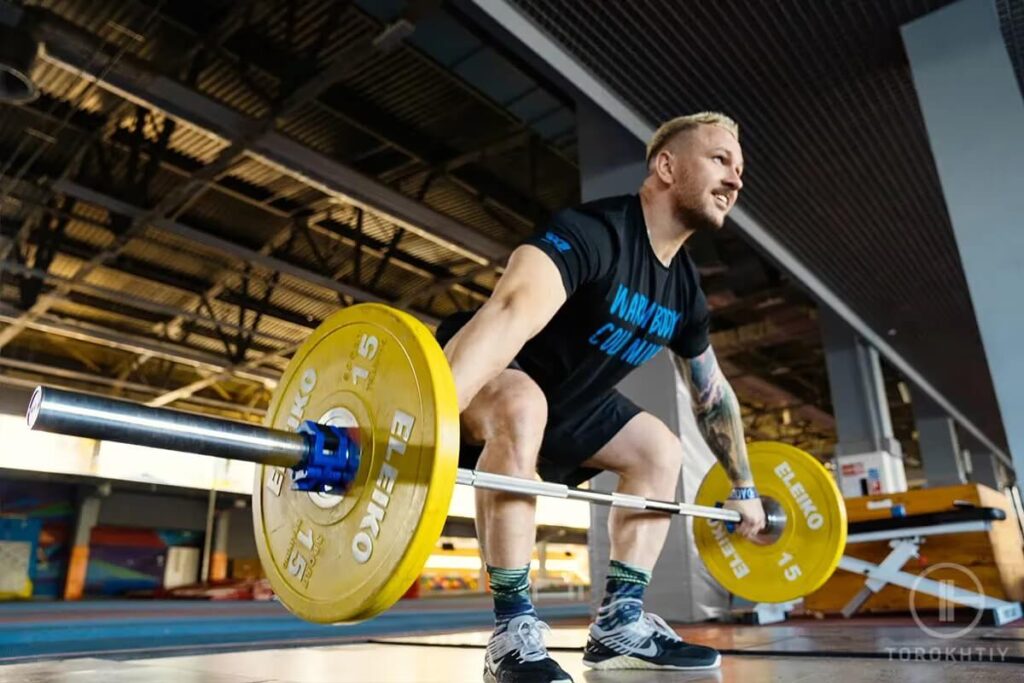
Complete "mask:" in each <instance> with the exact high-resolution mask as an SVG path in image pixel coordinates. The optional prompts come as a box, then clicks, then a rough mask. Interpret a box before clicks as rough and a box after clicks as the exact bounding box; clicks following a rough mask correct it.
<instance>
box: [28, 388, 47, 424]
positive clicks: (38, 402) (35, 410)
mask: <svg viewBox="0 0 1024 683" xmlns="http://www.w3.org/2000/svg"><path fill="white" fill-rule="evenodd" d="M42 407H43V387H42V386H38V387H36V388H35V390H34V391H33V392H32V398H31V399H29V402H28V410H27V411H26V412H25V423H26V424H27V425H28V428H29V429H33V428H35V426H36V420H37V419H39V410H40V408H42Z"/></svg>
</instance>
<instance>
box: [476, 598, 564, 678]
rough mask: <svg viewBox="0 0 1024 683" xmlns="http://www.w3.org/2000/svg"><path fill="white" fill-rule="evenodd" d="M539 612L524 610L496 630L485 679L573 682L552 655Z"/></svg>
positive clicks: (492, 639)
mask: <svg viewBox="0 0 1024 683" xmlns="http://www.w3.org/2000/svg"><path fill="white" fill-rule="evenodd" d="M550 630H551V629H550V628H548V625H547V624H545V623H544V622H543V621H541V620H540V619H538V618H537V616H536V615H535V614H523V615H520V616H518V617H515V618H514V619H512V620H511V621H509V622H508V624H507V625H506V627H505V629H504V630H501V631H495V632H494V634H493V635H492V636H491V639H490V640H489V641H488V642H487V654H486V655H485V656H484V681H485V683H572V677H571V676H570V675H569V674H567V673H565V671H563V670H562V667H560V666H558V662H556V661H555V660H553V659H551V657H550V656H548V649H547V648H546V647H545V646H544V631H550Z"/></svg>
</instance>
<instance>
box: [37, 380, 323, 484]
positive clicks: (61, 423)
mask: <svg viewBox="0 0 1024 683" xmlns="http://www.w3.org/2000/svg"><path fill="white" fill-rule="evenodd" d="M25 419H26V421H27V422H28V426H29V428H30V429H34V430H38V431H44V432H54V433H57V434H68V435H71V436H81V437H84V438H87V439H103V440H106V441H117V442H119V443H127V444H133V445H136V446H149V447H151V448H160V449H164V450H170V451H184V452H186V453H199V454H201V455H212V456H216V457H219V458H230V459H232V460H246V461H248V462H256V463H262V464H265V465H278V466H281V467H298V466H300V465H301V464H302V463H303V462H304V461H305V458H306V451H307V446H306V439H305V437H303V436H302V435H301V434H298V433H295V432H286V431H282V430H277V429H267V428H265V427H261V426H258V425H250V424H245V423H244V422H235V421H233V420H222V419H219V418H215V417H207V416H205V415H194V414H192V413H185V412H181V411H178V410H169V409H167V408H151V407H149V406H144V405H140V404H138V403H133V402H131V401H122V400H118V399H114V398H106V397H102V396H93V395H91V394H81V393H78V392H74V391H66V390H64V389H54V388H52V387H36V390H35V391H34V392H33V393H32V400H31V401H30V402H29V406H28V413H27V414H26V416H25Z"/></svg>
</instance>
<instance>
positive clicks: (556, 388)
mask: <svg viewBox="0 0 1024 683" xmlns="http://www.w3.org/2000/svg"><path fill="white" fill-rule="evenodd" d="M734 133H735V126H734V124H732V123H731V122H730V121H729V120H728V119H726V118H724V117H721V116H718V115H702V116H698V117H696V118H692V117H691V118H688V119H680V120H677V121H675V122H672V123H670V124H668V125H667V127H665V128H663V129H662V130H661V131H660V133H659V135H657V136H655V140H654V141H653V142H652V144H651V154H650V155H649V156H650V158H651V162H650V174H649V176H648V178H647V180H646V181H645V183H644V187H643V188H641V191H640V196H639V197H627V198H619V199H610V200H605V201H603V202H597V203H593V204H588V205H584V206H582V207H579V208H577V209H574V210H572V211H568V212H565V213H563V214H561V215H559V216H558V217H557V218H556V219H555V220H554V221H553V223H552V225H551V226H549V230H547V231H546V232H545V234H544V235H543V236H542V237H541V238H540V240H533V241H532V242H531V244H529V245H525V246H523V247H522V248H521V249H519V250H517V251H516V252H515V253H514V255H513V258H512V260H511V261H510V266H509V270H508V271H507V272H506V275H505V277H504V278H503V279H502V282H501V283H500V284H499V286H498V287H497V288H496V294H495V297H494V298H493V299H492V300H491V301H490V302H489V303H488V304H487V305H485V306H484V307H483V308H482V309H481V311H480V312H479V313H478V314H477V315H476V316H474V317H473V318H472V320H471V321H469V322H468V323H467V319H466V318H465V317H464V318H462V319H461V320H460V319H457V318H456V319H453V320H450V321H447V322H446V323H445V324H444V325H442V326H441V328H440V330H439V331H440V334H441V337H442V340H443V341H446V342H448V346H449V353H451V354H452V355H453V356H455V357H456V360H455V364H456V369H455V374H454V375H453V368H452V367H450V365H449V362H448V359H447V358H446V357H445V354H444V351H443V350H442V348H441V346H440V345H439V344H438V342H437V340H435V338H434V337H433V336H432V334H431V332H430V331H429V330H428V329H427V328H426V327H425V326H424V325H423V324H422V323H421V322H419V321H418V320H416V319H415V318H413V317H412V316H410V315H408V314H406V313H403V312H401V311H399V310H397V309H394V308H391V307H389V306H384V305H381V304H374V303H364V304H359V305H354V306H348V307H345V308H342V309H341V310H339V311H337V312H335V313H334V314H332V315H331V316H329V317H328V318H327V319H326V320H324V321H323V322H322V323H321V324H320V325H319V326H318V327H317V328H316V330H314V331H313V333H312V334H311V335H310V336H309V337H308V338H307V339H306V341H305V342H304V343H303V344H302V346H301V347H299V349H298V350H297V351H296V352H295V354H294V355H293V356H292V358H291V360H290V361H289V362H288V367H287V368H286V369H285V372H284V374H283V375H282V376H281V379H280V382H279V383H278V386H277V388H276V389H275V390H274V393H273V395H272V396H271V400H270V404H269V405H268V408H267V417H266V421H265V423H266V426H264V427H259V426H255V425H250V424H245V423H238V422H233V421H230V420H223V419H219V418H214V417H211V416H205V415H203V416H200V415H194V414H189V413H182V412H180V411H176V410H170V409H166V408H152V407H148V406H142V405H138V404H135V403H132V402H130V401H121V400H117V399H112V398H106V397H101V396H96V395H90V394H80V393H77V392H72V391H67V390H62V389H54V388H50V387H38V388H37V389H36V391H35V392H34V393H33V395H32V400H31V402H30V405H29V408H28V411H27V415H26V417H27V422H28V424H29V426H30V427H32V428H33V429H38V430H44V431H51V432H57V433H62V434H73V435H77V436H81V437H85V438H90V439H105V440H110V441H118V442H122V443H129V444H136V445H140V446H149V447H154V448H163V449H168V450H170V451H182V452H188V453H201V454H205V455H212V456H216V457H224V458H232V459H236V460H246V461H251V462H255V463H259V464H260V465H261V466H260V467H258V468H256V472H255V481H254V487H253V492H252V512H253V530H254V533H255V541H256V549H257V552H258V553H259V556H260V562H261V564H262V565H263V569H264V571H265V572H266V575H267V578H268V579H269V581H270V584H271V586H272V587H273V589H274V592H275V594H276V595H277V598H278V599H279V600H280V601H281V603H282V604H283V605H285V606H286V607H287V608H288V609H289V610H291V611H292V612H294V613H295V614H297V615H299V616H301V617H302V618H304V619H308V620H310V621H314V622H319V623H352V622H357V621H362V620H365V619H370V618H372V617H374V616H376V615H377V614H380V613H381V612H383V611H384V610H386V609H388V608H389V607H390V606H391V605H393V604H394V603H395V602H396V601H397V600H398V599H399V598H401V596H402V595H403V594H405V593H406V591H407V590H408V589H409V586H411V585H412V584H413V583H414V582H415V581H416V580H417V577H418V576H419V575H420V574H421V572H422V570H423V567H424V565H425V564H426V562H427V558H428V557H429V556H430V554H431V553H432V552H433V551H434V549H435V548H436V545H437V540H438V537H439V536H440V535H441V532H442V529H443V527H444V523H445V518H446V516H447V513H448V511H449V503H450V501H451V496H452V492H453V490H454V488H455V485H456V484H457V483H459V484H465V485H470V486H473V487H475V488H477V489H478V490H480V491H488V492H502V493H501V495H500V496H499V495H495V494H488V495H484V496H481V505H480V512H481V516H480V518H479V522H480V525H479V526H480V531H481V534H480V536H481V545H482V547H483V550H484V554H485V556H486V559H487V561H488V565H489V567H490V569H491V577H492V587H493V588H494V593H495V608H496V609H495V611H496V616H497V619H496V620H497V622H498V626H497V628H496V629H495V635H494V637H493V638H492V639H491V643H490V645H491V647H490V648H489V649H488V653H487V655H486V658H487V664H486V669H485V675H486V676H487V677H488V678H490V679H496V680H503V681H507V680H515V681H518V680H530V681H533V680H540V681H545V680H547V681H551V680H567V677H566V676H565V674H564V672H562V671H561V669H559V668H558V667H557V665H555V664H554V662H553V661H551V660H550V658H548V657H547V652H546V650H545V649H544V643H543V639H542V633H543V629H544V628H545V627H544V626H543V625H542V624H541V622H540V621H539V620H538V619H537V616H536V613H535V612H534V610H533V608H532V606H531V605H530V603H529V599H528V596H527V592H526V589H527V586H528V582H527V576H528V574H527V567H526V566H524V564H525V562H526V561H527V560H528V559H529V554H530V546H531V545H532V539H533V535H534V530H533V524H532V522H533V515H532V511H533V504H532V499H529V500H525V501H524V500H523V499H522V498H520V496H531V497H532V496H551V497H555V498H562V499H571V500H583V501H586V502H588V503H592V504H597V505H608V506H611V507H612V509H613V510H612V517H611V527H612V529H611V531H612V534H611V535H612V559H613V560H614V562H613V565H612V567H611V568H610V571H609V582H608V591H607V593H606V596H605V599H604V602H603V604H602V607H601V609H600V611H599V614H598V618H597V621H596V623H595V624H594V625H593V626H592V627H591V638H590V642H589V644H588V647H587V651H586V655H585V658H586V661H587V663H588V664H590V665H591V666H596V667H600V668H617V667H622V666H626V665H630V666H632V667H634V668H636V667H660V668H668V667H674V668H701V667H714V666H717V664H718V661H719V657H718V653H717V652H715V651H714V650H713V649H711V648H705V647H701V646H699V645H689V644H686V643H683V642H682V641H681V640H680V639H679V638H678V637H677V636H676V635H675V634H674V632H673V631H672V630H671V629H670V628H668V627H667V626H666V625H665V623H664V622H663V621H662V620H661V619H659V618H658V617H655V616H654V615H647V614H645V613H644V612H643V609H642V598H643V590H644V586H645V585H646V584H647V581H648V579H649V576H650V568H651V567H652V566H653V564H654V562H655V560H656V558H657V556H658V553H659V552H660V549H661V545H662V544H663V542H664V539H665V535H666V528H667V525H668V522H667V519H668V517H667V515H668V514H679V515H689V516H693V517H694V518H695V519H694V523H693V533H694V540H695V543H696V546H697V550H698V552H699V553H700V556H701V559H702V560H703V562H704V564H705V566H706V567H707V569H708V572H709V573H710V574H711V575H712V576H713V577H714V578H715V579H716V580H717V581H718V582H719V583H720V584H721V585H722V586H723V587H724V588H725V589H727V590H728V591H730V592H732V593H733V594H735V595H737V596H740V597H743V598H745V599H747V600H751V601H755V602H776V603H778V602H786V601H789V600H794V599H796V598H799V597H801V596H804V595H807V594H809V593H811V592H812V591H814V590H817V589H818V588H819V587H821V585H822V584H824V582H825V581H826V580H827V579H828V577H829V576H831V574H832V572H833V571H835V569H836V566H837V565H838V563H839V559H840V557H841V556H842V553H843V547H844V545H845V542H846V512H845V508H844V507H843V504H842V498H841V496H840V494H839V489H838V487H837V486H836V484H835V481H834V480H833V478H832V476H831V475H830V474H829V472H828V471H827V470H826V469H825V467H823V466H822V464H821V463H820V462H819V461H818V460H817V459H816V458H815V457H814V456H812V455H810V454H808V453H805V452H803V451H800V450H799V449H796V448H794V447H792V446H788V445H786V444H781V443H771V442H754V443H751V444H749V445H748V446H744V442H743V434H742V428H741V426H740V423H739V420H738V409H737V405H736V400H735V397H734V396H733V394H732V392H731V390H730V389H729V387H728V384H726V383H725V380H724V379H723V378H722V377H721V373H720V372H719V371H718V369H717V365H716V363H715V361H714V356H713V354H712V352H711V350H710V348H709V347H708V343H707V307H706V305H705V303H704V300H703V297H702V295H701V293H700V290H699V287H698V286H697V278H696V276H695V275H694V273H693V264H692V263H691V262H690V261H689V259H688V258H687V257H686V255H685V252H684V253H683V254H682V255H677V253H678V251H679V248H680V247H681V245H682V243H683V242H684V241H685V239H686V237H687V236H688V235H689V234H690V233H689V232H687V231H692V230H696V229H702V228H707V227H712V228H713V227H715V226H716V225H721V222H722V220H723V219H724V215H725V213H726V212H727V211H728V209H729V207H730V206H731V205H732V203H734V201H735V194H736V192H737V191H738V190H739V187H740V182H739V173H740V169H741V168H742V165H741V159H740V157H739V147H738V143H737V142H736V141H737V138H736V137H735V136H734ZM645 227H649V228H650V233H649V235H648V234H647V233H648V231H647V230H645ZM658 257H660V258H661V261H660V262H659V261H657V260H656V259H657V258H658ZM666 263H667V264H668V265H665V264H666ZM552 264H554V265H552ZM524 279H525V280H530V281H531V282H528V283H526V284H517V282H518V283H522V282H523V280H524ZM535 285H536V286H535ZM602 288H603V289H602ZM538 290H539V291H540V294H541V295H542V296H541V298H540V300H538V299H535V297H536V296H538V295H537V294H536V292H537V291H538ZM552 292H557V295H556V296H554V297H553V298H552V299H551V300H548V301H545V300H544V297H550V296H551V294H552ZM602 292H603V294H602ZM513 294H515V295H513ZM535 302H536V303H535ZM531 304H532V305H535V306H538V307H539V309H540V310H541V311H547V312H544V313H543V314H540V313H536V312H531V311H529V310H526V312H525V313H524V307H525V306H528V305H531ZM495 320H498V322H497V323H495V322H494V321H495ZM524 321H526V322H524ZM496 325H497V326H500V329H498V328H497V327H496ZM460 327H461V328H463V331H462V332H461V333H459V334H453V332H455V331H456V330H457V329H459V328H460ZM580 330H582V332H580ZM591 330H594V331H591ZM498 332H500V335H499V334H498ZM584 339H585V340H586V341H585V343H584V341H583V340H584ZM527 340H528V341H527ZM574 340H575V341H574ZM470 341H475V342H476V343H475V344H470V343H469V342H470ZM663 345H668V346H669V347H670V348H672V349H673V350H674V351H676V352H677V354H678V356H679V357H680V358H682V359H683V360H682V361H680V362H681V367H682V370H683V371H684V372H685V373H686V374H687V375H688V377H689V382H690V385H691V388H692V391H693V395H694V405H695V407H696V411H697V416H698V418H699V423H700V426H701V429H702V430H703V432H704V434H705V436H706V437H707V439H708V442H709V444H710V445H711V448H712V450H713V451H714V452H715V453H716V455H717V456H718V458H719V460H720V462H719V464H718V465H717V466H715V467H713V468H711V470H710V471H709V472H708V473H707V475H706V476H705V478H704V481H703V482H702V483H701V485H700V487H699V489H698V491H697V494H696V504H691V503H684V502H679V501H671V500H660V499H658V498H653V497H652V498H648V497H645V496H643V495H640V492H648V491H649V492H652V493H653V494H655V495H658V496H664V497H665V498H669V497H671V492H672V491H674V488H675V481H676V478H677V475H678V470H679V459H680V457H681V453H680V445H679V443H678V441H677V440H676V439H675V437H674V436H673V435H672V434H671V433H670V432H669V431H668V429H667V428H666V427H665V426H664V425H662V424H661V423H660V422H658V421H657V420H655V419H654V418H653V417H651V416H650V415H647V414H646V413H643V412H641V411H640V410H639V409H637V408H636V406H634V405H633V404H631V403H629V402H628V401H626V400H625V399H624V398H623V397H621V396H620V395H619V394H617V393H616V392H615V391H614V384H615V382H617V381H618V379H620V378H621V377H622V376H624V375H625V374H627V373H628V372H629V370H630V369H631V368H632V367H635V366H636V365H639V364H641V363H642V362H644V361H645V360H646V359H647V358H649V357H650V356H651V355H653V354H654V352H655V351H657V349H658V348H660V347H661V346H663ZM591 347H593V348H591ZM467 368H468V369H470V370H474V369H475V372H469V373H467V372H466V370H467ZM456 375H457V376H458V377H459V380H458V386H457V383H456ZM467 376H468V379H467ZM474 378H475V379H474ZM584 378H585V379H586V382H584V381H582V380H583V379H584ZM541 399H543V400H541ZM467 406H468V407H469V409H468V410H466V407H467ZM460 412H463V413H465V414H466V419H465V420H460V417H459V414H460ZM460 429H463V430H464V431H465V432H466V433H467V436H468V437H469V438H470V439H472V440H473V443H475V444H476V448H473V447H472V443H471V444H470V447H469V448H466V449H465V450H464V451H463V452H462V453H461V455H462V456H463V457H464V458H466V459H468V460H474V462H475V460H476V459H477V456H480V458H479V459H480V461H481V463H482V467H484V468H488V469H492V470H494V469H499V470H502V471H516V472H521V473H522V476H510V475H507V474H500V473H497V474H496V473H494V472H487V471H480V470H472V469H466V468H459V467H458V460H459V457H460ZM745 448H747V449H749V452H750V453H751V454H753V457H751V458H750V459H749V461H748V458H747V455H746V453H745ZM535 465H536V466H537V468H538V469H539V470H540V473H541V474H542V476H543V477H545V478H547V479H555V480H560V481H563V482H573V483H575V482H578V481H582V480H584V479H586V478H588V477H589V476H590V475H591V474H592V473H593V472H595V471H596V470H597V469H600V468H604V469H609V470H612V471H616V472H618V473H619V474H620V486H619V489H620V490H619V492H615V493H604V492H599V491H591V490H584V489H579V488H575V487H573V486H569V485H568V484H566V483H559V482H558V481H538V480H537V479H536V477H535V476H534V466H535ZM754 480H756V481H757V483H758V490H759V491H760V493H761V497H760V500H757V498H756V492H755V491H753V488H752V484H753V481H754ZM510 494H514V495H510ZM488 496H490V497H488ZM727 499H732V500H728V501H727ZM722 501H727V502H725V503H724V506H725V507H726V508H727V509H723V508H722V505H723V503H722ZM765 512H767V515H765ZM517 521H518V522H519V523H520V524H519V525H518V526H517ZM732 525H738V529H739V533H738V534H730V533H729V531H731V530H733V529H730V527H731V526H732ZM762 525H763V527H764V531H763V533H757V531H758V529H759V528H760V527H762Z"/></svg>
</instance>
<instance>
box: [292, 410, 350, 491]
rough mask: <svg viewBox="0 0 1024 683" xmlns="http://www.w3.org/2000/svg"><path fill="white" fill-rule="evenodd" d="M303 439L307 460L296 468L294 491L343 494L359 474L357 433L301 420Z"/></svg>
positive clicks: (300, 427) (347, 428)
mask: <svg viewBox="0 0 1024 683" xmlns="http://www.w3.org/2000/svg"><path fill="white" fill-rule="evenodd" d="M297 431H298V433H299V434H302V435H303V436H304V437H305V439H306V457H304V458H303V459H302V462H301V463H299V465H298V466H297V467H295V476H293V477H292V488H293V489H294V490H296V491H312V492H317V493H334V494H337V493H344V492H345V491H347V490H348V487H349V485H350V484H351V483H352V482H353V481H354V480H355V478H356V473H358V472H359V440H358V433H357V432H356V431H355V430H354V429H351V428H349V427H336V426H334V425H325V424H320V423H317V422H314V421H312V420H304V421H303V422H302V424H301V425H299V429H298V430H297Z"/></svg>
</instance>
